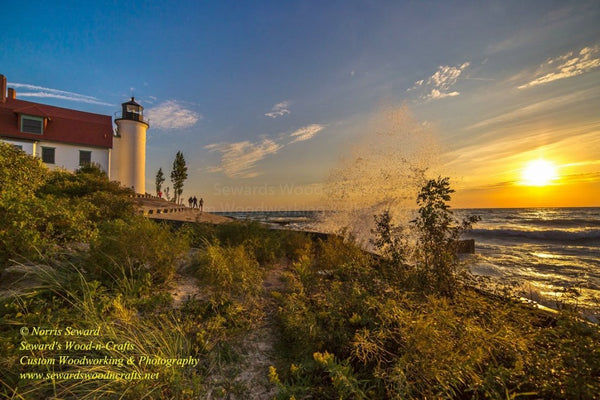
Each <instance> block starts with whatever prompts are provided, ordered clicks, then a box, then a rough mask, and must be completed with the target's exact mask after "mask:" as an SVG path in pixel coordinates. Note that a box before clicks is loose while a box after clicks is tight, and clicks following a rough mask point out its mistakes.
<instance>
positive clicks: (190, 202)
mask: <svg viewBox="0 0 600 400" xmlns="http://www.w3.org/2000/svg"><path fill="white" fill-rule="evenodd" d="M193 202H194V199H192V196H190V197H189V198H188V204H189V207H190V208H192V203H193Z"/></svg>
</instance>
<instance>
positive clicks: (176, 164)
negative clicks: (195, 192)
mask: <svg viewBox="0 0 600 400" xmlns="http://www.w3.org/2000/svg"><path fill="white" fill-rule="evenodd" d="M186 179H187V166H186V165H185V158H183V153H182V152H181V151H178V152H177V154H176V155H175V160H173V170H172V171H171V182H173V200H174V201H175V203H179V202H180V200H181V199H180V197H181V193H183V182H184V181H185V180H186Z"/></svg>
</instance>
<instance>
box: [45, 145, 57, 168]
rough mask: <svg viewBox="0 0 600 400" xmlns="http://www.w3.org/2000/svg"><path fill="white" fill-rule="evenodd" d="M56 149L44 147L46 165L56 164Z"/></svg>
mask: <svg viewBox="0 0 600 400" xmlns="http://www.w3.org/2000/svg"><path fill="white" fill-rule="evenodd" d="M54 150H55V148H54V147H42V161H43V162H45V163H46V164H54Z"/></svg>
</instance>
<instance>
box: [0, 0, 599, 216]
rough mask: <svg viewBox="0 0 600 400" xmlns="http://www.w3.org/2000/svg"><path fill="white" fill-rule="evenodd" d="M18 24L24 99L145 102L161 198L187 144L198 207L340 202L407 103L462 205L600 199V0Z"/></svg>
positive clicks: (437, 169) (111, 13)
mask: <svg viewBox="0 0 600 400" xmlns="http://www.w3.org/2000/svg"><path fill="white" fill-rule="evenodd" d="M1 15H2V28H1V29H0V74H4V75H5V76H6V77H7V79H8V86H9V87H14V88H15V89H16V91H17V97H18V98H20V99H24V100H30V101H35V102H41V103H46V104H51V105H56V106H61V107H68V108H75V109H79V110H83V111H89V112H95V113H100V114H106V115H114V113H115V112H116V111H118V110H119V108H120V103H122V102H124V101H127V100H128V99H129V97H131V95H132V94H133V95H134V96H135V98H136V99H137V100H138V101H139V102H140V103H141V104H142V105H143V106H144V107H145V114H146V117H148V118H149V119H150V129H149V131H148V147H147V164H146V168H147V169H146V175H147V183H146V186H147V190H149V191H150V190H153V188H154V176H155V174H156V171H157V170H158V168H159V167H162V168H163V171H165V172H166V175H168V174H169V172H170V170H171V164H172V162H173V158H174V156H175V153H176V152H177V151H178V150H181V151H182V152H183V154H184V156H185V158H186V161H187V163H188V166H189V178H188V181H187V182H186V183H185V187H184V197H185V196H188V195H191V194H195V195H197V196H198V197H204V199H205V202H206V205H207V207H208V208H209V209H212V210H216V211H223V210H250V209H258V210H279V209H282V210H288V209H306V208H326V207H327V204H328V201H327V200H323V196H322V194H323V193H324V192H327V190H325V189H324V186H323V184H324V182H327V181H328V179H329V177H330V175H331V173H332V171H334V170H336V169H338V170H339V168H343V165H344V164H343V161H342V160H348V159H352V157H353V155H354V156H355V155H356V154H360V147H361V143H375V144H377V143H378V142H377V140H378V135H377V132H376V131H377V127H378V126H380V123H379V122H378V120H379V119H381V118H383V119H385V118H386V117H385V116H386V115H390V114H389V111H390V110H396V111H397V110H400V111H397V112H396V111H394V112H396V114H394V115H396V116H398V115H399V114H398V113H400V114H402V115H403V117H401V118H400V117H398V118H400V120H402V118H406V119H409V120H410V121H411V123H410V124H408V125H410V126H417V127H418V129H417V131H418V132H417V133H415V134H416V135H422V136H423V137H425V136H426V137H427V143H430V144H431V146H429V145H427V146H425V147H427V149H429V148H435V149H436V150H435V151H436V153H435V154H437V156H435V157H432V158H431V161H432V165H431V168H430V171H431V173H432V174H436V175H437V174H443V175H448V176H450V177H451V180H452V182H453V186H454V187H455V189H456V190H457V193H456V194H455V201H454V203H453V205H454V206H455V207H526V206H600V23H599V21H600V2H599V1H504V0H502V1H482V2H467V1H465V2H460V1H437V2H435V1H351V0H343V1H257V2H245V1H214V2H200V1H177V2H172V1H148V2H139V1H127V2H123V1H112V2H108V1H101V0H98V1H90V2H87V1H84V2H81V1H77V2H75V1H56V2H54V1H52V2H48V1H44V2H36V1H26V2H23V1H20V2H18V1H13V0H8V1H5V2H3V4H2V11H1ZM392 114H393V112H392ZM400 120H399V121H396V122H395V124H396V125H399V126H400V127H399V130H400V131H401V132H394V133H393V134H398V135H399V136H402V135H406V134H410V132H406V129H407V126H408V125H407V124H406V123H405V122H403V121H404V120H402V121H400ZM382 123H383V122H382ZM411 124H412V125H411ZM393 125H394V123H392V126H393ZM400 142H401V140H400ZM357 144H358V145H357ZM357 148H358V150H357ZM388 148H389V147H388ZM392 148H393V147H392ZM394 151H395V150H394ZM398 151H400V152H402V151H403V150H402V149H399V150H398ZM361 157H362V156H360V157H359V158H361ZM423 157H424V159H426V158H427V157H431V154H427V155H424V156H423ZM536 160H537V161H538V163H537V164H533V167H532V166H531V165H530V163H532V162H534V161H536ZM540 160H545V161H544V162H542V163H540V162H539V161H540ZM382 162H393V160H387V159H384V160H382ZM536 166H537V167H536ZM536 168H537V169H536ZM532 174H533V175H534V178H531V175H532ZM535 176H540V177H539V178H536V177H535ZM165 185H170V182H169V181H168V180H167V182H166V183H165Z"/></svg>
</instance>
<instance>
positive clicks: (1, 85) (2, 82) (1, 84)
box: [0, 75, 6, 103]
mask: <svg viewBox="0 0 600 400" xmlns="http://www.w3.org/2000/svg"><path fill="white" fill-rule="evenodd" d="M0 92H1V93H0V96H1V97H0V101H1V102H2V103H6V77H5V76H4V75H0Z"/></svg>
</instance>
